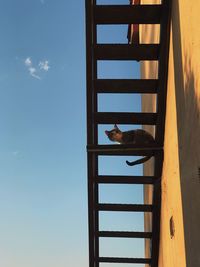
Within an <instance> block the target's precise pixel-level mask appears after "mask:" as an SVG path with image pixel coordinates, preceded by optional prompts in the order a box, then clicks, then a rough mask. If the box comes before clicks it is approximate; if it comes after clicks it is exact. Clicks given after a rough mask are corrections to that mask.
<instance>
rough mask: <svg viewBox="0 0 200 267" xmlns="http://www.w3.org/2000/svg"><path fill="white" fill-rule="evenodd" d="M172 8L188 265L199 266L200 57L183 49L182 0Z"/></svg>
mask: <svg viewBox="0 0 200 267" xmlns="http://www.w3.org/2000/svg"><path fill="white" fill-rule="evenodd" d="M172 10H173V11H172V12H175V13H174V14H172V18H173V19H172V38H173V53H174V77H175V94H176V108H177V124H178V125H177V128H178V143H179V161H180V162H179V163H180V175H181V177H180V180H181V192H182V202H183V218H184V232H185V247H186V260H187V266H193V267H197V266H200V256H199V253H198V247H199V242H200V233H199V229H198V225H199V224H200V209H199V206H200V198H199V191H200V179H199V173H198V170H199V167H200V101H199V99H198V95H197V92H198V91H197V90H198V88H197V87H198V84H200V81H199V73H198V72H197V71H196V72H195V70H194V67H193V64H192V63H193V62H194V60H198V59H194V58H192V59H191V53H189V51H187V52H185V51H183V50H182V45H181V30H180V12H179V4H178V0H174V1H173V8H172ZM188 38H189V36H188ZM182 51H183V57H184V58H183V59H182ZM191 247H192V248H193V249H191Z"/></svg>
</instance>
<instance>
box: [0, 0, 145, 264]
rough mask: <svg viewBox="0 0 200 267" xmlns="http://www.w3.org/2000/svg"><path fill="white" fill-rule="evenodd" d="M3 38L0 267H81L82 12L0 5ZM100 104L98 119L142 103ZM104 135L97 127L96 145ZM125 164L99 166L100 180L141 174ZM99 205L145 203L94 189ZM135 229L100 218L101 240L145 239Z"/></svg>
mask: <svg viewBox="0 0 200 267" xmlns="http://www.w3.org/2000/svg"><path fill="white" fill-rule="evenodd" d="M113 2H114V1H113V0H112V1H111V0H110V3H113ZM116 2H118V3H119V1H117V0H116ZM124 2H128V1H125V0H124ZM100 3H105V1H100ZM0 34H1V43H0V214H1V219H0V266H2V267H36V266H37V267H55V266H58V267H64V266H65V267H66V266H67V267H79V266H82V267H87V266H88V221H87V169H86V166H87V162H86V160H87V158H86V156H87V155H86V80H85V78H86V73H85V71H86V68H85V67H86V59H85V3H84V1H82V0H76V1H74V0H67V1H66V0H58V1H53V0H17V1H16V0H0ZM126 34H127V26H118V27H113V26H109V27H108V26H107V27H105V26H102V27H98V42H99V43H101V42H110V43H112V42H116V43H118V42H122V43H126V42H127V39H126ZM139 75H140V74H139V67H138V63H134V62H115V63H113V62H110V61H108V62H98V77H99V78H117V77H118V78H131V77H132V78H134V77H135V78H139ZM98 102H99V111H118V112H119V111H139V110H140V95H136V96H130V95H126V94H125V95H120V96H119V95H117V94H116V95H106V96H105V95H100V96H99V98H98ZM120 127H121V129H122V130H126V129H130V128H131V126H126V125H122V126H120ZM134 127H137V126H132V128H134ZM138 127H140V126H138ZM111 128H112V125H107V126H105V125H100V126H99V143H109V142H108V140H106V137H105V135H104V130H105V129H108V130H109V129H111ZM125 160H126V157H117V158H114V157H100V158H99V165H100V167H99V173H100V174H105V175H106V174H133V173H134V174H138V173H141V167H140V166H139V167H134V171H133V169H130V167H129V168H128V167H126V166H125ZM100 201H101V202H117V201H118V202H119V201H120V202H121V203H142V201H143V196H142V187H141V186H135V187H132V186H128V187H127V186H122V185H121V186H119V185H118V186H116V185H115V186H111V185H110V186H108V185H107V186H105V185H101V186H100ZM113 218H114V220H113ZM142 222H143V216H142V215H141V214H135V215H133V214H130V213H129V214H124V213H123V214H122V213H112V214H107V213H104V214H100V227H101V229H102V230H103V229H113V228H114V229H118V230H120V229H121V230H123V229H124V230H127V229H132V230H141V231H142V230H143V223H142ZM122 228H123V229H122ZM123 242H124V243H123ZM143 245H144V244H143V243H142V242H141V241H139V242H138V243H136V241H134V240H132V241H131V240H124V241H122V240H116V243H115V244H114V243H113V242H112V241H110V240H101V241H100V249H101V255H102V256H106V255H107V256H110V254H117V253H119V251H121V250H122V249H124V250H125V251H124V253H125V254H124V255H123V256H142V255H140V254H142V253H143V252H142V248H143ZM136 252H138V253H139V254H137V255H134V253H136ZM132 253H133V254H132ZM130 254H131V255H130ZM103 266H104V265H102V267H103ZM110 266H112V265H110ZM115 266H116V267H121V266H119V265H118V266H117V265H115ZM135 267H137V266H136V265H135ZM140 267H143V266H141V265H140Z"/></svg>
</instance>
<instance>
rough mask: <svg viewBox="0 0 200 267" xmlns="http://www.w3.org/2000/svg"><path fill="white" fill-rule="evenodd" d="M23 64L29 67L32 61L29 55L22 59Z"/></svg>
mask: <svg viewBox="0 0 200 267" xmlns="http://www.w3.org/2000/svg"><path fill="white" fill-rule="evenodd" d="M24 64H25V65H26V66H27V67H30V66H31V65H32V61H31V58H30V57H27V58H26V59H25V61H24Z"/></svg>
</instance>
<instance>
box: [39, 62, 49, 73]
mask: <svg viewBox="0 0 200 267" xmlns="http://www.w3.org/2000/svg"><path fill="white" fill-rule="evenodd" d="M38 66H39V67H40V69H41V70H44V71H48V70H49V68H50V66H49V61H48V60H45V61H40V62H39V64H38Z"/></svg>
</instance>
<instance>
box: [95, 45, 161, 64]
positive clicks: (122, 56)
mask: <svg viewBox="0 0 200 267" xmlns="http://www.w3.org/2000/svg"><path fill="white" fill-rule="evenodd" d="M94 56H95V58H96V59H97V60H137V61H139V60H157V59H158V57H159V44H138V45H137V44H135V45H130V44H98V45H96V46H95V47H94Z"/></svg>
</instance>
